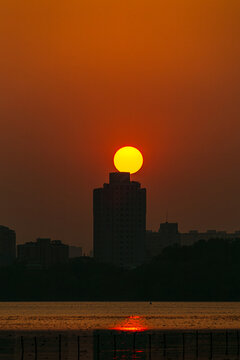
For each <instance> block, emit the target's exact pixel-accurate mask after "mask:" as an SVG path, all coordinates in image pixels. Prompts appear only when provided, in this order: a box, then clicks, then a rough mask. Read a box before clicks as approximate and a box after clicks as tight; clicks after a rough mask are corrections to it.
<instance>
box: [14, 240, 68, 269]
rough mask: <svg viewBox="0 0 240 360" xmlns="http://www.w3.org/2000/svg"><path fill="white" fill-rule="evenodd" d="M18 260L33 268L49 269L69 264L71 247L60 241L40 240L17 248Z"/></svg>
mask: <svg viewBox="0 0 240 360" xmlns="http://www.w3.org/2000/svg"><path fill="white" fill-rule="evenodd" d="M17 258H18V261H20V262H25V263H27V264H28V265H31V266H39V267H48V266H51V265H55V264H61V263H66V262H68V259H69V246H68V245H66V244H63V243H62V242H61V241H60V240H53V241H51V239H49V238H38V239H37V241H36V242H26V243H25V244H20V245H18V246H17Z"/></svg>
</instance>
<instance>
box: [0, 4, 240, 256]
mask: <svg viewBox="0 0 240 360" xmlns="http://www.w3.org/2000/svg"><path fill="white" fill-rule="evenodd" d="M0 7H1V11H0V34H1V56H0V78H1V82H0V121H1V142H0V161H1V177H0V192H1V202H0V219H1V220H0V223H1V224H3V225H7V226H10V227H11V228H14V229H15V230H16V232H17V239H18V242H24V241H29V240H34V239H35V238H36V237H38V236H49V237H52V238H53V239H61V240H63V241H64V242H67V243H70V244H79V245H83V246H84V248H85V249H86V250H89V249H90V248H91V247H92V190H93V188H94V187H98V186H102V184H103V183H104V182H106V181H108V173H109V172H110V171H114V165H113V161H112V158H113V155H114V153H115V151H116V150H117V149H118V148H120V147H122V146H125V145H131V146H135V147H137V148H139V149H140V150H141V152H142V153H143V156H144V166H143V168H142V169H141V170H140V172H139V173H137V174H134V175H133V176H132V178H133V179H134V180H137V181H140V182H141V183H142V186H145V187H146V188H147V204H148V207H147V214H148V215H147V216H148V220H147V227H148V229H158V226H159V223H160V221H165V214H166V210H167V209H168V213H169V221H178V222H179V227H180V231H188V230H190V229H195V228H196V229H199V230H206V229H219V230H221V229H225V230H228V231H232V230H237V229H240V217H239V196H240V187H239V183H240V166H239V151H240V141H239V132H240V121H239V115H240V109H239V95H240V90H239V83H240V76H239V75H240V70H239V63H240V56H239V55H240V48H239V35H240V22H239V18H240V2H239V1H238V0H228V1H226V0H225V1H222V0H215V1H213V0H201V1H197V0H196V1H192V0H182V1H177V0H167V1H159V0H121V1H119V0H116V1H112V0H111V1H110V0H101V1H99V0H81V1H78V0H68V1H62V0H52V1H49V0H42V1H40V2H39V1H38V2H37V1H33V0H24V1H18V0H2V1H1V5H0Z"/></svg>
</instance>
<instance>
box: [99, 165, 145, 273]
mask: <svg viewBox="0 0 240 360" xmlns="http://www.w3.org/2000/svg"><path fill="white" fill-rule="evenodd" d="M145 233H146V189H143V188H141V185H140V183H138V182H136V181H131V180H130V173H126V172H116V173H110V174H109V184H104V185H103V187H102V188H99V189H94V191H93V238H94V244H93V246H94V257H95V258H96V259H97V260H98V261H101V262H107V263H112V264H114V265H117V266H121V267H127V268H131V267H135V266H138V265H140V264H142V263H143V262H144V258H145V251H144V246H145Z"/></svg>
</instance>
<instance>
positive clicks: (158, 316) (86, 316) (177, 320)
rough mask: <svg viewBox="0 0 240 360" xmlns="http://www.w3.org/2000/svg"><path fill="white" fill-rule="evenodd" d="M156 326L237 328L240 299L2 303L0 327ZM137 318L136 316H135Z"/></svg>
mask: <svg viewBox="0 0 240 360" xmlns="http://www.w3.org/2000/svg"><path fill="white" fill-rule="evenodd" d="M134 316H135V317H136V318H135V322H136V326H138V323H139V324H140V325H139V326H142V327H144V328H146V329H148V330H154V329H155V330H159V329H168V330H170V329H174V330H176V329H179V330H180V329H188V330H191V329H236V328H239V326H240V303H239V302H229V303H226V302H224V303H223V302H218V303H215V302H153V303H152V305H150V304H149V303H148V302H3V303H0V330H21V331H28V330H30V331H32V330H97V329H98V330H99V329H102V330H103V329H113V328H115V327H119V326H122V325H123V326H124V322H125V321H126V319H128V318H129V317H132V323H133V326H134V318H133V317H134ZM137 317H138V318H137Z"/></svg>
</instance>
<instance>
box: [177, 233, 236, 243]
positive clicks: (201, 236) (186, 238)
mask: <svg viewBox="0 0 240 360" xmlns="http://www.w3.org/2000/svg"><path fill="white" fill-rule="evenodd" d="M239 238H240V231H239V230H238V231H235V232H233V233H228V232H226V231H217V230H207V231H205V232H200V231H198V230H190V231H189V232H187V233H181V234H180V241H181V245H182V246H188V245H193V244H194V243H196V242H197V241H200V240H205V241H208V240H210V239H224V240H234V239H239Z"/></svg>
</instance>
